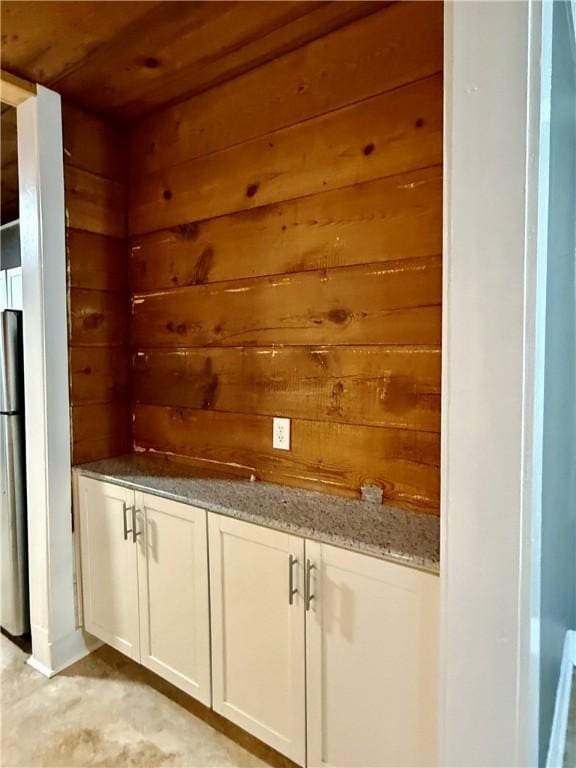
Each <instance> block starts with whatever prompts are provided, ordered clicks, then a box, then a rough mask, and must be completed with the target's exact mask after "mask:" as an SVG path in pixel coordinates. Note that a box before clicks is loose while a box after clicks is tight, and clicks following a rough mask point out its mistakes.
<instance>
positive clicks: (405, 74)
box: [129, 2, 443, 514]
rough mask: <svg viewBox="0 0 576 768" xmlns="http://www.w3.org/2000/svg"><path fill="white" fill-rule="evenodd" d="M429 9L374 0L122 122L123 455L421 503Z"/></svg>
mask: <svg viewBox="0 0 576 768" xmlns="http://www.w3.org/2000/svg"><path fill="white" fill-rule="evenodd" d="M442 14H443V9H442V4H441V3H435V2H432V3H410V2H407V3H394V4H391V5H389V6H387V7H385V8H383V9H381V10H379V11H378V12H377V13H375V14H373V15H371V16H370V17H368V18H366V19H363V20H360V21H356V22H354V23H351V24H350V25H348V26H346V27H344V28H342V29H340V30H338V31H336V32H332V33H331V34H329V35H326V36H325V37H323V38H321V39H320V40H316V41H314V42H312V43H310V44H308V45H306V46H304V47H302V48H300V49H298V50H296V51H293V52H291V53H289V54H287V55H285V56H282V57H281V58H278V59H276V60H274V61H272V62H270V63H268V64H266V65H264V66H261V67H259V68H258V69H255V70H253V71H251V72H249V73H248V74H245V75H243V76H242V77H239V78H237V79H235V80H232V81H230V82H227V83H225V84H223V85H221V86H219V87H217V88H214V89H212V90H209V91H207V92H205V93H203V94H201V95H198V96H195V97H194V98H191V99H189V100H188V101H186V102H184V103H182V104H179V105H176V106H174V107H171V108H168V109H164V110H162V111H160V112H158V113H156V114H154V115H152V116H150V117H149V118H146V119H144V120H142V121H140V122H138V123H137V124H136V125H135V127H134V128H133V132H132V135H131V141H130V144H131V184H130V211H129V220H130V232H131V257H130V273H131V292H132V342H133V419H134V424H133V438H134V446H135V449H136V450H138V451H142V450H145V451H154V452H159V453H161V454H164V455H166V456H169V457H171V458H173V459H176V460H185V461H189V462H191V463H193V464H197V465H203V466H209V467H214V468H217V469H223V470H227V471H232V472H237V473H240V474H246V475H248V474H250V473H254V474H256V476H257V477H259V478H262V479H266V480H272V481H275V482H280V483H287V484H291V485H296V486H301V487H308V488H313V489H315V490H320V491H326V492H328V493H334V494H342V495H347V496H358V495H359V494H360V488H361V486H362V485H363V484H365V483H372V484H377V485H379V486H381V487H382V489H383V491H384V496H385V499H386V500H387V501H389V502H391V503H394V504H398V505H404V506H411V507H416V508H419V509H422V510H424V511H426V512H430V513H434V514H437V513H438V510H439V431H440V339H441V247H442V199H441V194H442V167H441V164H442V50H443V43H442V34H443V29H442ZM274 415H277V416H288V417H290V418H292V420H293V421H292V449H291V451H289V452H286V451H278V450H274V449H273V448H272V416H274Z"/></svg>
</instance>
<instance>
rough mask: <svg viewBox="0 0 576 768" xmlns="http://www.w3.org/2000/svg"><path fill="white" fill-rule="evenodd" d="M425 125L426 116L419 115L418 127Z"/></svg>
mask: <svg viewBox="0 0 576 768" xmlns="http://www.w3.org/2000/svg"><path fill="white" fill-rule="evenodd" d="M423 125H424V118H422V117H419V118H418V120H416V128H422V126H423Z"/></svg>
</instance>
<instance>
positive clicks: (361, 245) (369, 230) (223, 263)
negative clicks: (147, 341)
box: [130, 167, 442, 292]
mask: <svg viewBox="0 0 576 768" xmlns="http://www.w3.org/2000/svg"><path fill="white" fill-rule="evenodd" d="M441 216H442V169H441V168H440V167H434V168H430V169H426V170H420V171H415V172H413V173H408V174H402V175H400V176H393V177H390V178H387V179H378V180H376V181H371V182H367V183H365V184H358V185H357V186H356V187H354V191H353V193H351V191H350V190H349V189H338V190H334V191H332V192H324V193H321V194H319V195H313V196H311V197H305V198H301V199H299V200H291V201H289V202H286V203H278V204H276V205H271V206H267V207H264V208H257V209H254V210H252V211H244V212H242V213H237V214H232V215H229V216H222V217H220V218H217V219H210V220H208V221H203V222H198V223H192V224H189V225H183V226H180V227H174V228H172V229H169V230H161V231H160V232H155V233H153V234H149V235H144V236H141V237H135V238H133V239H132V247H131V259H130V271H131V284H132V288H133V290H135V291H137V292H139V291H154V290H159V289H162V288H174V287H178V286H187V285H196V284H202V283H212V282H217V281H221V280H234V279H237V278H243V277H259V276H263V275H274V274H283V273H284V274H287V273H291V272H299V271H303V270H311V269H319V268H328V267H338V266H350V265H353V264H369V263H376V262H380V261H391V260H395V259H410V258H414V257H419V256H431V255H435V254H439V253H441V251H442V231H441V228H440V227H439V226H438V222H439V220H440V219H441Z"/></svg>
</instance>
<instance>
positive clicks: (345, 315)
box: [328, 309, 350, 325]
mask: <svg viewBox="0 0 576 768" xmlns="http://www.w3.org/2000/svg"><path fill="white" fill-rule="evenodd" d="M349 317H350V314H349V312H348V310H347V309H331V310H330V312H328V320H330V322H331V323H336V325H344V323H345V322H346V321H347V320H348V319H349Z"/></svg>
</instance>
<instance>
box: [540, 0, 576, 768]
mask: <svg viewBox="0 0 576 768" xmlns="http://www.w3.org/2000/svg"><path fill="white" fill-rule="evenodd" d="M573 45H574V30H573V29H572V14H571V9H570V3H569V2H561V1H560V0H559V1H557V2H555V3H554V19H553V37H552V89H551V124H550V165H549V170H550V195H549V218H548V259H547V285H546V293H547V296H546V319H545V326H546V357H545V373H544V376H545V379H544V446H543V447H544V456H543V476H542V590H541V598H542V602H541V642H540V736H541V738H540V762H541V764H544V762H545V759H546V753H547V750H548V743H549V739H550V729H551V725H552V718H553V715H554V704H555V700H556V690H557V686H558V681H559V676H560V667H561V662H562V652H563V648H564V641H565V637H566V632H567V631H569V630H572V629H576V55H575V54H576V51H575V50H574V47H573Z"/></svg>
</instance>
